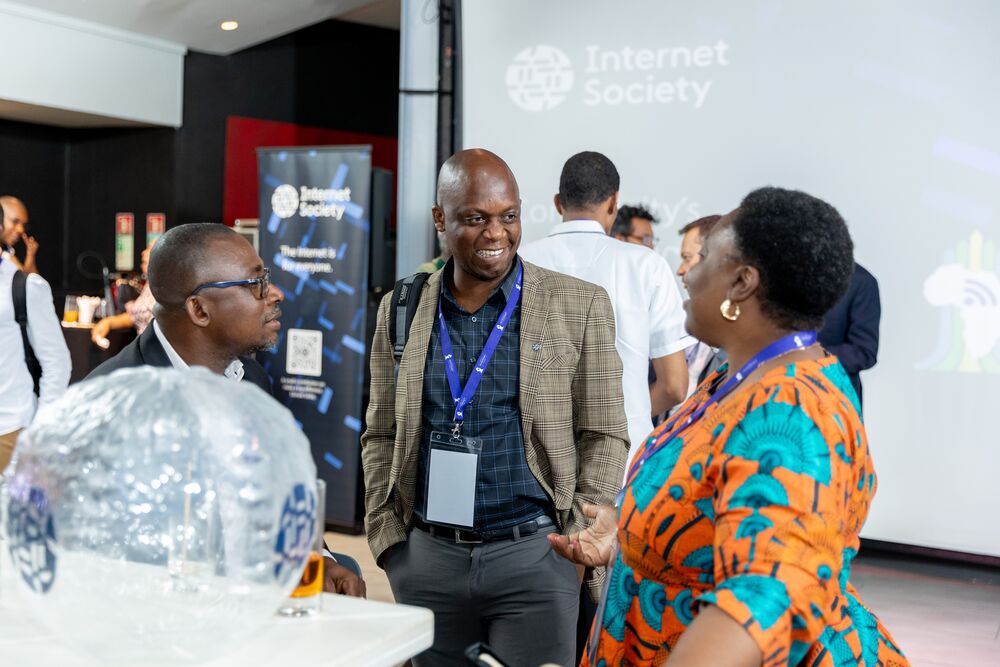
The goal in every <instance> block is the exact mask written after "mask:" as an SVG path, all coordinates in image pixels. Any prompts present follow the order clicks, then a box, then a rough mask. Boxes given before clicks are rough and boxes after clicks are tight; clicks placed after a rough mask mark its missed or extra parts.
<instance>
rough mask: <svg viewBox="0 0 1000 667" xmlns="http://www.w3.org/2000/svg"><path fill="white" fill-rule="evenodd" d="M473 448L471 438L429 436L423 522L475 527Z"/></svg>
mask: <svg viewBox="0 0 1000 667" xmlns="http://www.w3.org/2000/svg"><path fill="white" fill-rule="evenodd" d="M476 444H477V443H476V441H475V440H473V439H471V438H462V437H457V438H455V437H450V436H449V435H448V434H442V433H432V434H431V451H430V456H429V457H428V461H427V510H426V513H425V515H424V518H425V520H426V521H428V522H430V523H437V524H447V525H450V526H460V527H463V528H472V526H473V525H474V519H475V510H476V477H477V475H478V473H479V453H478V451H477V450H478V448H477V447H476V446H475V445H476ZM469 445H471V446H469ZM470 450H472V451H470Z"/></svg>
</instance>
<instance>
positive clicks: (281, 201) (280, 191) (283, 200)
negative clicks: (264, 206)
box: [271, 185, 299, 220]
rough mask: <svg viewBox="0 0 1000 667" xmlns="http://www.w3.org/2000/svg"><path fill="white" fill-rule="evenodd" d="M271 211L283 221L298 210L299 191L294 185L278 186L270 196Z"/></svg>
mask: <svg viewBox="0 0 1000 667" xmlns="http://www.w3.org/2000/svg"><path fill="white" fill-rule="evenodd" d="M271 210H272V211H274V214H275V215H276V216H278V217H279V218H281V219H282V220H284V219H285V218H290V217H292V216H293V215H295V212H296V211H298V210H299V191H298V190H296V189H295V186H294V185H279V186H278V187H276V188H275V189H274V194H272V195H271Z"/></svg>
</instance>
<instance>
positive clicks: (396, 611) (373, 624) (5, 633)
mask: <svg viewBox="0 0 1000 667" xmlns="http://www.w3.org/2000/svg"><path fill="white" fill-rule="evenodd" d="M0 546H4V547H5V546H6V545H4V544H3V543H2V542H0ZM4 565H6V566H7V567H3V566H4ZM0 567H3V569H2V570H0V664H2V665H4V666H5V667H6V666H7V665H10V666H11V667H13V666H14V665H19V666H20V665H25V666H27V665H31V666H32V667H48V666H50V665H51V666H52V667H97V666H98V665H100V666H101V667H117V666H112V665H109V664H107V663H102V662H100V661H95V660H93V659H91V658H90V657H89V656H86V655H83V654H80V653H78V652H76V651H74V650H73V649H72V648H67V647H65V646H63V645H62V644H60V643H59V642H58V641H56V639H55V638H54V637H53V636H52V634H51V633H50V632H49V631H48V630H47V629H46V628H44V627H41V626H39V625H37V624H35V623H34V622H32V621H31V619H29V618H26V617H25V614H24V613H22V612H18V610H17V609H16V608H15V607H14V604H15V600H16V597H14V596H13V595H12V593H11V588H12V587H13V586H15V585H18V584H17V582H16V581H14V580H13V579H12V578H11V577H12V576H13V574H12V572H11V568H10V567H9V560H7V561H6V562H4V563H3V564H2V565H0ZM80 613H81V614H86V613H87V610H86V609H81V610H80ZM433 639H434V616H433V614H432V613H431V612H430V611H429V610H427V609H422V608H420V607H410V606H406V605H398V604H387V603H384V602H370V601H368V600H359V599H356V598H349V597H345V596H342V595H331V594H324V595H323V612H322V613H321V614H318V615H316V616H313V617H309V618H281V617H278V616H275V618H274V621H273V623H272V624H271V625H270V626H268V627H267V628H266V630H265V631H264V632H262V633H260V634H259V635H257V636H255V637H254V639H253V640H252V641H250V642H248V643H247V644H246V645H245V646H243V647H242V648H241V649H240V650H239V651H238V652H236V653H233V654H231V655H229V656H227V657H225V658H222V659H218V660H214V661H211V662H206V663H204V667H248V666H252V667H272V666H273V667H297V666H298V665H303V666H305V665H308V666H309V667H317V666H320V665H351V666H352V667H353V666H359V665H371V666H372V667H375V666H381V665H396V664H399V663H401V662H403V661H405V660H406V659H407V658H410V657H412V656H414V655H416V654H418V653H420V652H421V651H423V650H424V649H427V648H429V647H430V645H431V643H432V642H433Z"/></svg>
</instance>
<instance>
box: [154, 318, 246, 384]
mask: <svg viewBox="0 0 1000 667" xmlns="http://www.w3.org/2000/svg"><path fill="white" fill-rule="evenodd" d="M153 333H155V334H156V338H157V340H159V341H160V345H162V346H163V351H164V352H166V353H167V358H168V359H170V365H171V366H173V367H174V368H177V369H181V370H183V369H185V368H190V366H189V365H188V363H187V362H186V361H184V360H183V359H181V355H179V354H177V350H175V349H174V346H173V345H171V344H170V341H169V340H167V337H166V336H165V335H163V329H161V328H160V325H159V323H158V322H157V321H156V320H153ZM244 373H245V371H244V369H243V362H242V361H240V360H239V359H233V360H232V362H231V363H230V364H229V365H228V366H226V370H225V371H223V373H222V374H223V375H225V376H226V377H227V378H229V379H230V380H236V381H237V382H238V381H240V380H242V379H243V375H244Z"/></svg>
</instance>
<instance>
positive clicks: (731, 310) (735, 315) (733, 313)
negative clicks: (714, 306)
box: [719, 299, 740, 322]
mask: <svg viewBox="0 0 1000 667" xmlns="http://www.w3.org/2000/svg"><path fill="white" fill-rule="evenodd" d="M719 311H721V312H722V316H723V317H724V318H726V319H727V320H729V321H730V322H735V321H736V320H738V319H739V317H740V304H738V303H735V304H734V303H733V302H732V301H730V300H729V299H726V300H725V301H723V302H722V305H721V306H719Z"/></svg>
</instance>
